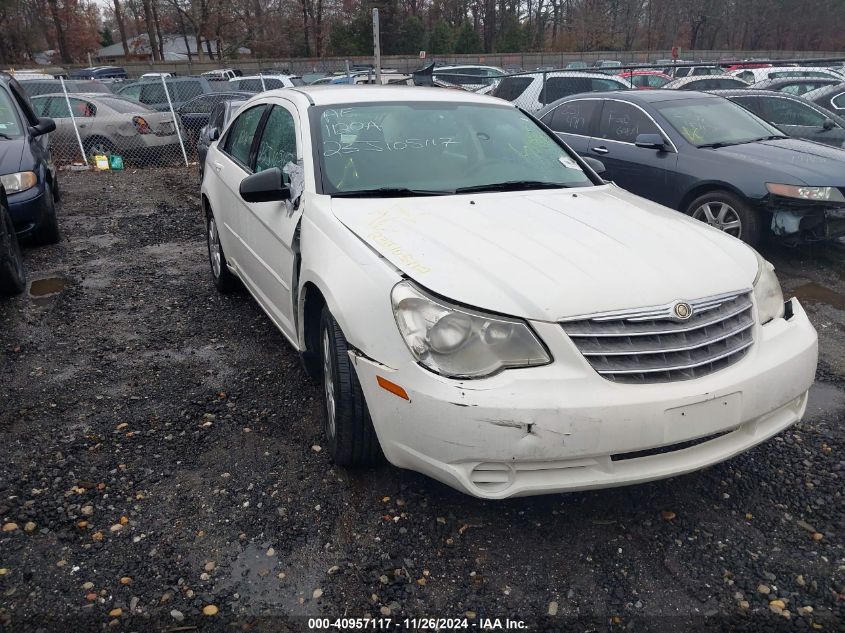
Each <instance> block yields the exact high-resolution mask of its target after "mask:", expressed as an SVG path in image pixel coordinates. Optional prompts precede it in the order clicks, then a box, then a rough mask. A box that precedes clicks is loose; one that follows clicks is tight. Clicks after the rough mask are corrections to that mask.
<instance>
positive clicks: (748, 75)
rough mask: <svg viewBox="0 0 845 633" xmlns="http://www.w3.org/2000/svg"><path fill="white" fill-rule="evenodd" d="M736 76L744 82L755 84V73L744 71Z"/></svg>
mask: <svg viewBox="0 0 845 633" xmlns="http://www.w3.org/2000/svg"><path fill="white" fill-rule="evenodd" d="M735 76H736V77H739V78H740V79H742V80H743V81H747V82H749V83H754V73H752V72H751V71H750V70H744V71H742V72H741V73H737V74H736V75H735Z"/></svg>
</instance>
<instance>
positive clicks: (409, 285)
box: [201, 86, 817, 499]
mask: <svg viewBox="0 0 845 633" xmlns="http://www.w3.org/2000/svg"><path fill="white" fill-rule="evenodd" d="M620 94H622V93H620ZM673 94H677V93H673ZM713 99H716V97H713ZM725 103H727V104H729V105H731V104H730V102H727V101H725ZM732 107H736V108H739V106H732ZM743 112H744V111H743ZM749 116H750V115H749ZM594 164H595V163H594ZM597 166H598V165H597ZM201 199H202V205H203V211H204V213H205V216H206V229H207V230H206V234H207V239H208V253H209V262H210V267H211V275H212V279H213V282H214V284H215V285H216V286H217V288H218V289H219V290H221V291H224V292H225V291H230V290H232V289H234V288H236V287H237V286H238V285H239V281H240V282H242V283H243V284H244V285H245V286H246V288H247V289H248V290H249V292H250V293H251V294H252V296H253V297H254V298H255V300H256V301H257V302H258V303H259V305H260V306H261V307H262V308H263V309H264V311H265V312H266V313H267V314H268V316H269V317H270V319H271V320H272V322H273V323H274V324H275V325H276V326H277V327H278V328H279V330H280V331H281V332H282V334H283V335H284V336H285V337H286V338H287V339H288V340H289V341H290V342H291V344H292V345H293V346H294V347H295V348H296V349H297V350H298V351H299V352H300V354H301V356H302V359H303V363H304V365H305V367H306V369H307V371H309V372H310V373H311V375H312V376H313V377H314V378H315V379H317V380H320V381H322V384H323V405H324V406H323V409H324V415H323V419H324V424H323V427H324V433H325V436H326V442H325V445H326V447H327V451H328V452H329V453H330V454H331V457H332V459H333V460H334V462H335V463H337V464H340V465H346V466H355V465H362V464H366V463H369V462H372V461H373V460H375V459H377V458H378V457H379V453H380V452H383V453H384V455H385V456H386V457H387V459H388V460H389V461H390V462H391V463H393V464H395V465H397V466H400V467H403V468H410V469H413V470H417V471H419V472H422V473H425V474H427V475H430V476H432V477H434V478H436V479H438V480H440V481H442V482H445V483H446V484H448V485H450V486H454V487H455V488H458V489H460V490H463V491H465V492H467V493H469V494H472V495H476V496H479V497H486V498H494V499H501V498H504V497H511V496H518V495H528V494H539V493H550V492H559V491H565V490H580V489H590V488H602V487H608V486H619V485H625V484H633V483H637V482H644V481H650V480H653V479H659V478H662V477H668V476H672V475H678V474H681V473H685V472H690V471H694V470H697V469H700V468H703V467H705V466H707V465H709V464H714V463H716V462H719V461H721V460H724V459H728V458H730V457H732V456H734V455H736V454H738V453H740V452H742V451H744V450H747V449H749V448H751V447H752V446H754V445H756V444H759V443H760V442H762V441H765V440H766V439H768V438H770V437H771V436H772V435H774V434H776V433H778V432H780V431H782V430H784V429H786V428H788V427H789V426H790V425H792V424H794V423H795V422H796V421H797V420H799V419H800V418H801V416H802V415H803V413H804V410H805V408H806V406H807V391H808V389H809V387H810V385H811V384H812V382H813V378H814V375H815V369H816V360H817V341H816V333H815V331H814V329H813V327H812V325H811V324H810V322H809V320H808V319H807V316H806V314H805V312H804V310H803V308H802V307H801V304H800V303H799V302H798V301H797V299H790V300H789V301H786V302H784V298H783V295H782V293H781V289H780V286H779V284H778V281H777V277H776V276H775V274H774V272H773V269H772V266H771V264H769V263H768V262H766V261H765V260H764V259H763V258H762V257H761V256H760V255H758V254H757V253H756V252H755V251H754V250H752V249H751V248H749V247H748V246H747V245H745V244H743V243H742V242H740V241H739V240H735V239H733V238H732V237H730V236H729V235H726V234H725V233H722V232H720V231H716V230H713V229H712V228H711V227H708V226H706V225H703V224H702V223H700V222H697V221H695V220H692V219H691V218H689V217H686V216H683V215H681V214H678V213H675V212H673V211H671V210H669V209H666V208H664V207H661V206H660V205H657V204H654V203H652V202H649V201H647V200H644V199H642V198H639V197H637V196H635V195H633V194H631V193H629V192H626V191H625V190H623V189H621V188H620V187H617V186H616V185H613V184H608V183H605V182H604V181H603V180H601V178H599V176H598V175H597V174H596V173H595V172H594V170H593V169H592V168H591V167H590V166H589V164H588V162H587V161H585V160H583V159H581V158H579V157H578V155H577V154H575V153H574V152H572V151H571V150H570V149H569V148H567V146H566V145H565V144H564V143H563V142H561V141H560V140H559V139H557V138H556V137H555V136H554V134H552V133H550V132H549V131H548V130H546V129H545V128H544V127H543V126H541V125H540V124H538V123H537V122H536V120H534V119H533V118H531V117H530V116H527V115H525V114H524V113H523V112H521V111H520V110H519V109H518V108H516V107H514V106H513V105H511V104H507V103H503V102H502V101H501V100H499V99H494V98H490V97H486V96H481V95H476V94H473V93H468V92H463V91H457V90H442V89H438V88H410V87H385V88H383V89H380V90H373V89H372V88H367V87H360V88H359V87H334V86H326V87H307V88H296V89H287V90H279V91H273V92H269V93H265V94H263V95H259V96H257V97H255V98H253V99H251V100H249V101H248V102H247V103H246V104H244V106H243V107H242V108H241V110H240V111H239V113H238V115H237V116H236V118H235V119H234V120H233V121H232V123H231V124H229V126H228V127H227V129H226V130H225V131H224V132H223V135H222V137H221V138H220V140H219V141H218V142H217V143H214V144H212V145H211V147H210V148H209V150H208V169H207V172H206V177H205V179H204V180H203V184H202V196H201ZM692 254H694V256H691V255H692Z"/></svg>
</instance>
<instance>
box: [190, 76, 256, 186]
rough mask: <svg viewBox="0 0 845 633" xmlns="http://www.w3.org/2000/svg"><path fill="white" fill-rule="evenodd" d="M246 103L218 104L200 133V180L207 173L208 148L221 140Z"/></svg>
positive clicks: (229, 101) (241, 101)
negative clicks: (230, 122)
mask: <svg viewBox="0 0 845 633" xmlns="http://www.w3.org/2000/svg"><path fill="white" fill-rule="evenodd" d="M238 94H245V95H247V96H248V97H249V96H252V95H250V94H249V93H238ZM244 103H246V99H243V98H242V99H228V100H226V101H220V102H218V103H217V105H215V106H214V109H213V110H212V111H211V114H210V115H209V117H208V123H206V124H205V125H204V126H203V128H202V129H201V130H200V131H199V136H198V138H197V159H198V162H199V170H200V180H202V177H203V174H204V173H205V157H206V156H207V155H208V146H209V145H210V144H211V143H213V142H214V141H216V140H217V139H218V138H220V135H221V134H222V133H223V130H224V129H226V126H227V125H228V124H229V121H231V120H232V117H233V116H234V115H235V113H236V112H237V111H238V109H239V108H240V107H241V106H242V105H243V104H244Z"/></svg>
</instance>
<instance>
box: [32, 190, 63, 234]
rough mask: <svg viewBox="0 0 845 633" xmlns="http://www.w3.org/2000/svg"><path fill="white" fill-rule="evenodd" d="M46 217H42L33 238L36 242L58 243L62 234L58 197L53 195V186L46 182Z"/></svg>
mask: <svg viewBox="0 0 845 633" xmlns="http://www.w3.org/2000/svg"><path fill="white" fill-rule="evenodd" d="M44 205H45V210H44V217H42V218H41V224H39V225H38V228H36V229H35V232H34V233H33V235H32V240H33V242H35V243H36V244H40V245H42V246H43V245H46V244H58V243H59V240H60V239H61V237H62V235H61V232H60V231H59V218H58V217H56V198H55V196H54V195H53V188H52V187H51V186H50V185H49V184H46V185H44Z"/></svg>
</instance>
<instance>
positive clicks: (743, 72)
mask: <svg viewBox="0 0 845 633" xmlns="http://www.w3.org/2000/svg"><path fill="white" fill-rule="evenodd" d="M728 74H729V75H731V76H732V77H739V78H740V79H742V80H743V81H745V82H748V83H749V84H756V83H758V82H760V81H763V80H764V79H781V78H784V77H830V78H833V79H839V80H840V81H842V80H843V75H841V74H840V73H838V72H837V71H835V70H831V69H830V68H808V67H801V66H770V67H766V68H741V69H739V70H731V71H728Z"/></svg>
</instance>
